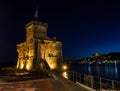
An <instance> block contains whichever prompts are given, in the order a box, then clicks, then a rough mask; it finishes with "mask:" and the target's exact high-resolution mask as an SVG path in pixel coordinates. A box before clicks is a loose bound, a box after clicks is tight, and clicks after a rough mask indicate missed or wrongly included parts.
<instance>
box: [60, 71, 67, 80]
mask: <svg viewBox="0 0 120 91" xmlns="http://www.w3.org/2000/svg"><path fill="white" fill-rule="evenodd" d="M61 75H62V76H63V77H64V78H66V79H68V73H67V72H65V71H64V72H62V74H61Z"/></svg>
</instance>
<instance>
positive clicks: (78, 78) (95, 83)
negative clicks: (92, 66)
mask: <svg viewBox="0 0 120 91" xmlns="http://www.w3.org/2000/svg"><path fill="white" fill-rule="evenodd" d="M67 73H68V79H69V80H71V81H73V82H79V83H82V84H84V85H87V86H88V87H90V88H92V89H95V90H100V91H102V89H104V90H114V91H116V90H119V91H120V81H116V80H111V79H107V78H102V77H97V76H92V75H86V74H82V73H77V72H70V71H69V72H67Z"/></svg>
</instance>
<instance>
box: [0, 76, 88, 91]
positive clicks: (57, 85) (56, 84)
mask: <svg viewBox="0 0 120 91" xmlns="http://www.w3.org/2000/svg"><path fill="white" fill-rule="evenodd" d="M0 91H89V90H87V89H85V88H84V87H82V86H79V85H78V84H76V83H73V82H71V81H70V80H67V79H65V78H63V77H61V76H60V75H57V74H52V77H50V78H44V79H38V80H29V81H21V82H1V83H0Z"/></svg>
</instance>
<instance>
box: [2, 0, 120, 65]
mask: <svg viewBox="0 0 120 91" xmlns="http://www.w3.org/2000/svg"><path fill="white" fill-rule="evenodd" d="M36 2H37V3H36ZM37 6H38V8H39V20H40V21H41V22H47V23H48V36H49V37H51V38H52V37H54V36H56V37H57V40H59V41H61V42H62V43H63V55H64V58H83V57H89V56H90V55H92V54H93V53H101V54H107V53H109V52H120V2H115V1H114V0H113V1H110V0H108V1H107V0H96V1H93V0H38V1H37V0H0V63H8V64H9V63H13V64H16V62H17V52H16V44H17V43H21V42H24V41H25V24H27V23H28V22H30V21H31V20H33V19H34V13H35V10H36V7H37Z"/></svg>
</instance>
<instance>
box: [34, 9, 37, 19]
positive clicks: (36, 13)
mask: <svg viewBox="0 0 120 91" xmlns="http://www.w3.org/2000/svg"><path fill="white" fill-rule="evenodd" d="M34 17H35V20H36V21H38V7H37V8H36V11H35V16H34Z"/></svg>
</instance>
